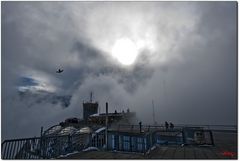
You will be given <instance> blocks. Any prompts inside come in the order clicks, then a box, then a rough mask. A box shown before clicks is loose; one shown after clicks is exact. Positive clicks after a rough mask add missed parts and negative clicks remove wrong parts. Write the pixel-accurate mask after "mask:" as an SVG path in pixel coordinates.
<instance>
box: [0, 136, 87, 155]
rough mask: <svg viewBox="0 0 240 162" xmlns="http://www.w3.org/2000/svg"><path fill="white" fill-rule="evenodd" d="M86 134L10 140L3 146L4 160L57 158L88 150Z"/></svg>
mask: <svg viewBox="0 0 240 162" xmlns="http://www.w3.org/2000/svg"><path fill="white" fill-rule="evenodd" d="M88 138H90V136H89V135H86V134H74V135H59V136H42V137H33V138H20V139H8V140H5V141H4V142H3V143H2V144H1V146H2V147H1V154H2V155H1V156H2V159H45V158H47V159H48V158H56V157H58V156H60V155H64V154H67V153H70V152H72V151H81V150H82V149H84V148H86V147H87V146H88V144H87V143H86V142H85V141H88V140H89V139H88Z"/></svg>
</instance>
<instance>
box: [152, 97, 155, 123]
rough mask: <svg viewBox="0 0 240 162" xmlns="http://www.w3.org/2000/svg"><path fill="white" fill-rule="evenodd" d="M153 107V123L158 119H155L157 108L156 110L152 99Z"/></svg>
mask: <svg viewBox="0 0 240 162" xmlns="http://www.w3.org/2000/svg"><path fill="white" fill-rule="evenodd" d="M152 108H153V124H156V120H155V110H154V102H153V100H152Z"/></svg>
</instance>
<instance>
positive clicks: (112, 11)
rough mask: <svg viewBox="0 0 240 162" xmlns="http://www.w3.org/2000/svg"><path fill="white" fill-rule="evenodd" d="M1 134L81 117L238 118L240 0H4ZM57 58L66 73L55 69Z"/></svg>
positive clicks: (30, 131) (16, 134)
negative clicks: (94, 108)
mask: <svg viewBox="0 0 240 162" xmlns="http://www.w3.org/2000/svg"><path fill="white" fill-rule="evenodd" d="M1 7H2V10H1V14H2V19H1V22H2V23H1V28H2V31H1V33H2V37H1V41H2V55H1V57H2V59H1V60H2V62H1V63H2V65H1V69H2V76H1V77H2V105H1V116H2V118H1V119H2V120H1V125H2V129H1V133H2V139H8V138H20V137H32V136H39V135H40V127H41V126H43V127H44V129H47V128H48V127H50V126H52V125H55V124H58V123H60V122H61V121H64V120H65V119H66V118H69V117H78V118H82V103H83V102H84V101H88V100H89V95H90V92H91V91H93V93H94V98H93V99H94V100H95V101H98V102H99V105H100V112H104V109H105V103H106V102H108V103H109V111H110V112H111V111H112V112H113V111H114V110H117V111H122V110H126V109H127V108H129V109H130V111H135V112H136V114H137V119H138V120H139V121H142V122H143V124H151V123H153V111H152V100H153V101H154V107H155V111H154V114H155V118H156V119H155V120H156V121H157V122H158V123H159V124H163V123H164V122H165V121H169V122H173V123H175V124H226V125H227V124H236V121H237V2H2V5H1ZM59 68H61V69H64V71H63V72H62V73H56V71H57V70H58V69H59Z"/></svg>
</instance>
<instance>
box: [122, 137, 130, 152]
mask: <svg viewBox="0 0 240 162" xmlns="http://www.w3.org/2000/svg"><path fill="white" fill-rule="evenodd" d="M123 150H126V151H128V150H130V137H129V136H123Z"/></svg>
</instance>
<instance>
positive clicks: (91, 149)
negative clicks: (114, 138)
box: [82, 147, 99, 152]
mask: <svg viewBox="0 0 240 162" xmlns="http://www.w3.org/2000/svg"><path fill="white" fill-rule="evenodd" d="M82 151H83V152H86V151H99V149H98V148H97V147H88V148H86V149H84V150H82Z"/></svg>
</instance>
